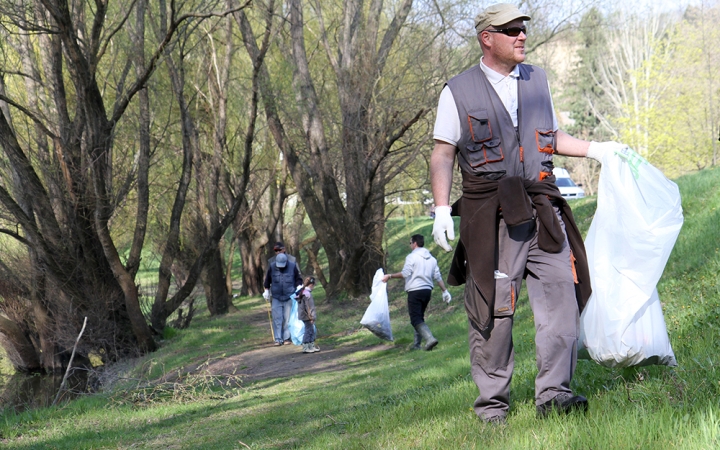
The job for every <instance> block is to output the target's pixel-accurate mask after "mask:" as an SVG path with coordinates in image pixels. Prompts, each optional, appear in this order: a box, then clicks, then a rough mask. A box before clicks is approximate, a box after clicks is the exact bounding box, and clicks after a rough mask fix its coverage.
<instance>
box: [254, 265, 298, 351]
mask: <svg viewBox="0 0 720 450" xmlns="http://www.w3.org/2000/svg"><path fill="white" fill-rule="evenodd" d="M300 285H302V278H301V277H300V271H299V270H298V268H297V264H295V263H294V262H292V261H289V260H288V256H287V255H286V254H285V253H278V255H277V256H276V257H275V261H274V262H273V263H272V264H270V266H269V267H268V270H267V274H266V275H265V283H264V286H265V292H263V298H265V300H266V301H271V299H272V319H273V335H274V337H275V345H276V346H279V345H283V343H285V344H292V341H291V340H290V327H289V326H288V320H289V319H290V310H291V309H292V302H291V301H290V295H292V294H294V293H295V291H296V290H297V288H299V287H300Z"/></svg>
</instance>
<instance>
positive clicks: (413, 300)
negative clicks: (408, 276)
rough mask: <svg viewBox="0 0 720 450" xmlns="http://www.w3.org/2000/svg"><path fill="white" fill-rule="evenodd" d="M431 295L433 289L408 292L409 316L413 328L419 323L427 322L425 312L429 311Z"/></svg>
mask: <svg viewBox="0 0 720 450" xmlns="http://www.w3.org/2000/svg"><path fill="white" fill-rule="evenodd" d="M431 293H432V289H418V290H417V291H408V293H407V305H408V314H409V315H410V325H412V326H413V327H414V326H415V325H417V324H419V323H423V322H425V310H426V309H427V306H428V303H430V294H431Z"/></svg>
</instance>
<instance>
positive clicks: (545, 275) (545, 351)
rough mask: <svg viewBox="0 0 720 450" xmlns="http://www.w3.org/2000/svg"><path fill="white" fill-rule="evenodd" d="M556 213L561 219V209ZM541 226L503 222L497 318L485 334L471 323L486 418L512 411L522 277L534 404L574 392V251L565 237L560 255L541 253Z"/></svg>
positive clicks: (479, 406) (478, 408)
mask: <svg viewBox="0 0 720 450" xmlns="http://www.w3.org/2000/svg"><path fill="white" fill-rule="evenodd" d="M555 214H556V215H557V216H558V219H560V212H559V210H558V209H557V208H555ZM560 221H561V223H562V220H561V219H560ZM537 227H538V224H537V223H536V222H535V221H533V222H530V223H528V224H526V225H520V226H517V227H508V226H506V225H505V222H504V221H503V220H501V221H500V227H499V234H498V247H499V248H498V253H499V258H498V268H497V271H498V274H496V280H495V311H493V313H494V314H493V315H494V318H493V320H492V322H491V323H490V326H489V327H488V329H487V330H484V331H480V330H478V329H476V328H475V326H474V325H473V324H472V323H470V324H469V325H470V326H469V341H470V342H469V343H470V358H471V373H472V377H473V381H475V384H476V385H477V387H478V389H479V391H480V395H479V396H478V398H477V399H476V400H475V404H474V409H475V413H476V414H477V415H478V416H479V417H480V418H483V419H491V418H493V417H494V416H501V417H504V416H505V415H506V414H507V412H508V407H509V403H510V380H511V378H512V372H513V367H514V362H515V361H514V359H515V352H514V349H513V342H512V325H513V316H514V312H515V307H516V305H515V301H516V299H517V298H518V296H519V292H520V287H521V285H522V282H523V278H524V277H526V282H527V288H528V296H529V297H530V307H531V308H532V312H533V316H534V319H535V347H536V353H535V359H536V362H537V368H538V374H537V377H536V378H535V404H536V405H540V404H542V403H545V402H547V401H549V400H551V399H552V398H553V397H555V396H556V395H558V394H561V393H570V392H571V390H570V380H571V379H572V376H573V372H574V371H575V366H576V364H577V338H578V330H579V314H578V306H577V300H576V298H575V284H574V280H573V274H572V267H571V261H570V259H571V254H570V248H569V244H568V242H567V237H566V238H565V245H564V247H563V249H562V251H561V252H559V253H547V252H545V251H543V250H541V249H540V248H539V247H538V233H537V229H538V228H537ZM564 228H565V227H564V224H563V230H564ZM468 262H469V263H470V261H468ZM470 284H471V283H467V285H470ZM467 285H466V289H468V287H467Z"/></svg>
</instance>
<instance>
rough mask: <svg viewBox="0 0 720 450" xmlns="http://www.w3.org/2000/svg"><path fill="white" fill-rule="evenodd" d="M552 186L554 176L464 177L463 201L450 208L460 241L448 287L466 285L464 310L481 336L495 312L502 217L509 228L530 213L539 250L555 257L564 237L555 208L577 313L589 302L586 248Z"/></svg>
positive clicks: (562, 201) (567, 206)
mask: <svg viewBox="0 0 720 450" xmlns="http://www.w3.org/2000/svg"><path fill="white" fill-rule="evenodd" d="M554 181H555V177H552V176H551V177H547V178H545V179H544V180H543V181H533V180H527V179H524V178H522V177H504V178H501V179H500V180H487V179H482V178H479V177H477V176H474V175H471V174H467V173H465V172H463V195H462V197H460V199H459V200H458V201H457V202H455V204H454V205H453V206H452V214H453V215H456V216H457V215H459V216H460V241H459V243H458V245H457V248H456V249H455V255H454V256H453V261H452V264H451V266H450V273H449V275H448V284H450V285H451V286H460V285H462V284H465V283H466V282H467V283H468V286H466V287H465V309H466V310H467V313H468V317H469V318H470V320H471V321H472V322H473V323H474V324H475V326H477V327H478V328H479V329H480V330H485V329H487V327H488V326H489V324H490V321H491V320H492V314H493V311H494V307H495V275H494V272H495V270H496V269H497V267H498V266H497V248H496V247H497V233H498V223H499V220H500V211H502V217H503V219H504V220H505V223H506V224H507V225H508V226H513V225H519V224H521V223H524V222H527V221H529V220H532V219H533V211H532V210H533V208H534V209H535V211H536V213H537V216H538V219H539V220H538V222H539V225H538V246H539V247H540V249H541V250H544V251H546V252H548V253H558V252H560V251H561V250H562V246H563V242H564V241H565V236H564V234H563V231H562V226H561V225H560V222H559V221H558V218H557V216H556V215H555V211H554V208H553V205H552V202H557V203H558V204H559V205H560V213H561V215H562V219H563V222H564V223H565V231H566V233H567V237H568V241H569V243H570V250H571V251H572V255H573V256H574V257H575V271H576V274H577V282H576V284H575V296H576V298H577V303H578V309H579V311H580V312H582V310H583V308H584V307H585V304H586V303H587V301H588V299H589V298H590V293H591V292H592V291H591V287H590V272H589V270H588V265H587V256H586V254H585V244H584V243H583V240H582V236H581V235H580V231H579V230H578V228H577V225H576V224H575V220H574V219H573V215H572V211H571V209H570V206H569V205H568V204H567V202H566V201H565V199H564V198H563V197H562V196H561V195H560V191H559V190H558V188H557V186H555V183H554ZM531 202H532V203H531ZM468 255H469V257H468Z"/></svg>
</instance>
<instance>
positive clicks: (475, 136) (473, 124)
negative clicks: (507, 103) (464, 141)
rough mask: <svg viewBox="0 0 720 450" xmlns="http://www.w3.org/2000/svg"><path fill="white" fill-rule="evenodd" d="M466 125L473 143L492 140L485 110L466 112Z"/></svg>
mask: <svg viewBox="0 0 720 450" xmlns="http://www.w3.org/2000/svg"><path fill="white" fill-rule="evenodd" d="M468 125H469V126H470V136H471V137H472V140H473V142H485V141H488V140H490V139H491V138H492V127H491V126H490V119H488V113H487V110H484V109H479V110H476V111H470V112H468Z"/></svg>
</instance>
